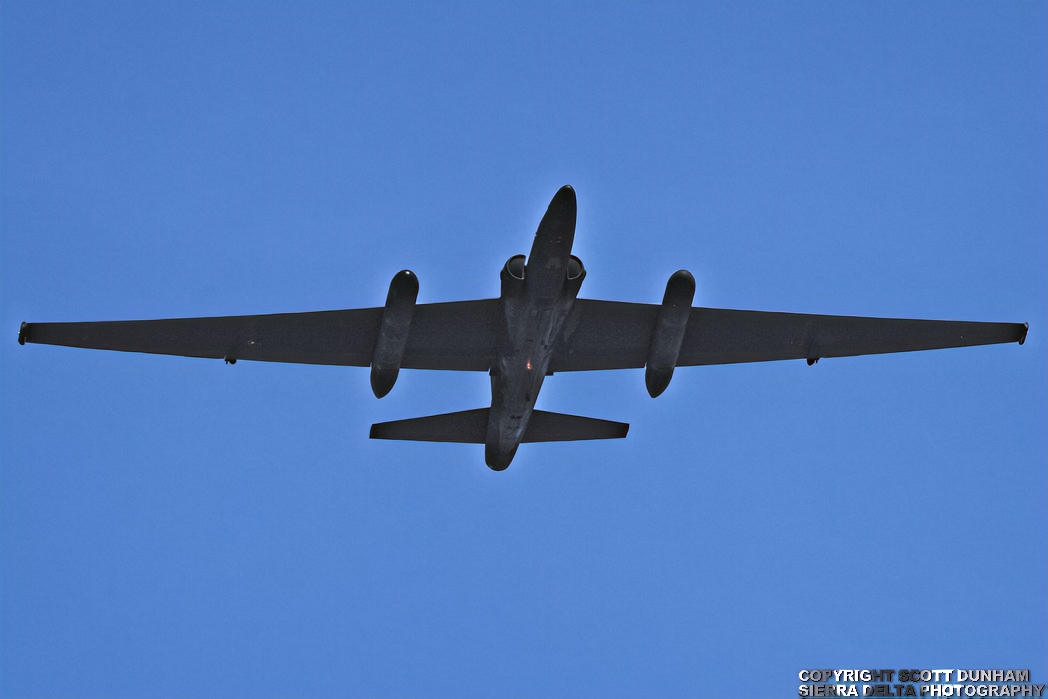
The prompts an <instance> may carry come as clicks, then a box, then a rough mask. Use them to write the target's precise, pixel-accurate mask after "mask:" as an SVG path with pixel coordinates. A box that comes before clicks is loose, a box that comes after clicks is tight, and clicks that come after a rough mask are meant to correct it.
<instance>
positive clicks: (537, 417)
mask: <svg viewBox="0 0 1048 699" xmlns="http://www.w3.org/2000/svg"><path fill="white" fill-rule="evenodd" d="M488 411H489V409H488V408H478V409H476V410H463V411H461V412H457V413H444V414H443V415H428V416H426V417H416V418H410V419H407V420H394V421H392V422H379V423H376V424H374V425H372V426H371V438H372V439H397V440H409V441H416V442H460V443H465V444H483V443H484V441H485V438H486V437H487V432H488ZM629 428H630V426H629V425H628V424H626V423H625V422H613V421H611V420H599V419H597V418H592V417H582V416H580V415H565V414H563V413H550V412H546V411H545V410H536V411H534V412H532V414H531V420H530V421H529V422H528V428H527V430H525V432H524V438H523V439H522V440H521V441H522V442H571V441H575V440H581V439H621V438H622V437H625V436H626V432H628V431H629Z"/></svg>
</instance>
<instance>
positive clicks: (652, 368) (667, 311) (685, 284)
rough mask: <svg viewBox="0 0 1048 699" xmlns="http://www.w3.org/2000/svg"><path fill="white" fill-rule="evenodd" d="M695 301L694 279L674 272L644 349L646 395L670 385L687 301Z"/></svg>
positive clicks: (687, 314)
mask: <svg viewBox="0 0 1048 699" xmlns="http://www.w3.org/2000/svg"><path fill="white" fill-rule="evenodd" d="M693 298H695V277H693V276H691V272H689V271H688V270H686V269H681V270H677V271H676V272H674V273H673V274H672V275H670V279H669V281H668V282H666V294H665V295H664V296H663V297H662V306H660V307H659V315H658V317H657V318H656V320H655V328H654V330H652V333H651V344H650V345H649V346H648V361H647V363H646V364H645V366H644V384H645V385H646V386H647V387H648V395H650V396H651V397H652V398H655V397H656V396H659V395H660V394H661V393H662V392H663V391H665V390H666V387H667V386H669V385H670V379H672V378H673V369H674V367H676V366H677V357H678V356H679V355H680V345H681V342H683V341H684V332H685V331H686V330H687V329H688V318H689V317H691V301H692V299H693Z"/></svg>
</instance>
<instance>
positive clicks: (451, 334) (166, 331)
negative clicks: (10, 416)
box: [18, 299, 498, 371]
mask: <svg viewBox="0 0 1048 699" xmlns="http://www.w3.org/2000/svg"><path fill="white" fill-rule="evenodd" d="M497 309H498V299H484V300H480V301H461V302H457V303H433V304H423V305H419V306H417V307H416V308H415V315H414V319H413V321H412V324H411V333H410V335H409V337H408V344H407V347H406V348H405V350H404V360H403V362H402V364H401V366H403V367H405V368H408V369H451V370H464V371H487V370H488V368H490V366H491V362H492V358H493V357H494V354H495V337H496V325H495V319H496V317H497V316H496V314H497ZM381 321H382V309H381V308H359V309H352V310H344V311H317V312H313V313H275V314H270V315H254V316H222V317H213V318H172V319H167V320H124V321H103V322H95V323H23V324H22V329H21V331H20V332H19V334H18V341H19V342H22V343H25V342H36V343H42V344H47V345H65V346H68V347H86V348H90V349H107V350H119V351H122V352H149V353H153V354H174V355H180V356H183V357H206V358H212V359H230V360H238V359H249V360H256V361H263V362H294V363H299V364H337V365H344V366H369V365H370V364H371V358H372V353H373V352H374V349H375V340H376V338H377V336H378V329H379V324H380V323H381Z"/></svg>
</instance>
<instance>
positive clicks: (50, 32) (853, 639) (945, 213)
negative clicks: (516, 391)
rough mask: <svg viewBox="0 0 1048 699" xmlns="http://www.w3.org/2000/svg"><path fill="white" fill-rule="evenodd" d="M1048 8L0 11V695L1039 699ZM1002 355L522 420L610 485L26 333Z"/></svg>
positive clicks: (1046, 624)
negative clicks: (544, 286)
mask: <svg viewBox="0 0 1048 699" xmlns="http://www.w3.org/2000/svg"><path fill="white" fill-rule="evenodd" d="M1046 125H1048V4H1046V3H1044V2H1036V3H1035V2H1011V3H979V2H966V3H947V2H939V3H901V2H897V3H880V2H878V3H854V2H848V3H768V4H764V3H726V2H725V3H719V2H718V3H706V4H688V3H672V4H644V5H640V4H624V3H623V4H612V3H518V4H511V3H491V4H486V3H439V4H438V3H417V4H395V3H393V4H386V3H367V4H353V3H341V2H340V3H329V4H323V3H291V2H288V3H278V2H266V3H244V4H234V3H210V2H208V3H205V2H167V3H165V2H145V3H143V2H80V1H77V2H36V1H34V2H18V1H11V0H5V1H4V2H3V4H2V5H0V330H2V333H3V335H2V337H3V342H0V361H2V374H0V409H2V422H0V694H2V695H3V696H5V697H7V696H10V697H30V696H48V697H56V696H69V697H73V696H76V697H141V696H149V697H188V696H202V697H245V696H257V697H307V696H309V697H312V696H316V697H341V696H347V697H349V696H367V697H404V696H434V697H489V696H513V697H525V696H526V697H547V696H548V697H575V696H594V697H595V696H601V697H638V696H662V697H684V696H689V697H691V696H719V697H753V696H790V695H793V693H794V692H795V691H796V685H797V684H799V682H798V680H797V672H798V671H799V670H801V669H804V668H809V667H839V668H861V667H883V668H902V667H906V668H995V667H1004V668H1012V667H1014V668H1029V669H1030V670H1031V673H1032V675H1033V679H1034V680H1036V681H1039V682H1044V681H1046V680H1048V672H1046V670H1048V668H1046V664H1048V660H1046V658H1048V631H1046V629H1048V606H1046V605H1048V594H1046V591H1048V545H1046V540H1048V516H1046V511H1045V502H1046V496H1048V455H1046V436H1045V435H1046V426H1048V411H1046V404H1045V398H1046V395H1048V391H1046V388H1048V379H1046V356H1048V355H1046V352H1045V341H1044V337H1045V333H1046V332H1048V312H1046V307H1045V301H1046V299H1048V293H1046V292H1048V289H1046V269H1048V249H1046V247H1048V245H1046V243H1048V128H1046ZM563 184H572V185H573V186H574V187H575V189H576V191H577V193H578V201H579V216H578V232H577V235H576V244H575V253H576V254H577V255H579V257H581V258H582V260H583V261H584V262H585V264H586V266H587V271H588V273H589V274H588V277H587V279H586V282H585V284H584V285H583V288H582V293H581V296H584V297H589V298H606V299H614V300H625V301H638V302H651V303H657V302H659V301H660V300H661V298H662V293H663V289H664V286H665V283H666V279H667V277H668V276H669V275H670V274H671V273H672V272H673V271H674V270H676V269H679V268H686V269H689V270H691V271H692V272H693V273H694V275H695V277H696V279H697V281H698V291H697V293H696V304H697V305H705V306H716V307H732V308H750V309H760V310H780V311H798V312H812V313H841V314H853V315H876V316H892V317H916V318H922V317H923V318H946V319H961V320H989V321H1016V322H1023V321H1025V322H1029V323H1030V334H1029V340H1028V341H1027V342H1026V344H1025V345H1024V346H1022V347H1019V346H1017V345H1014V344H1013V345H997V346H991V347H981V348H971V349H958V350H945V351H936V352H925V353H914V354H902V355H890V356H881V357H861V358H850V359H837V360H826V361H823V362H820V363H819V364H818V365H816V366H815V367H811V368H809V367H808V366H806V365H805V363H804V362H803V361H793V362H777V363H768V364H754V365H732V366H719V367H708V368H702V367H696V368H686V369H681V370H678V371H677V373H676V376H675V377H674V380H673V383H672V384H671V385H670V387H669V389H668V390H667V392H666V393H665V394H664V395H663V396H662V397H660V398H659V399H657V400H652V399H651V398H649V397H648V395H647V393H646V391H645V389H644V381H643V372H642V371H622V372H593V373H587V374H564V375H560V374H558V375H556V376H554V377H552V378H550V379H549V380H548V381H547V382H546V385H545V387H544V389H543V393H542V396H541V397H540V398H539V402H538V407H539V408H541V409H545V410H554V411H558V412H567V413H574V414H581V415H590V416H594V417H600V418H606V419H613V420H621V421H624V422H629V423H631V429H630V434H629V437H628V438H626V439H625V440H619V441H609V442H589V443H587V442H580V443H567V444H538V445H525V446H523V447H522V448H521V449H520V451H519V452H518V454H517V457H516V459H515V460H514V462H513V464H512V466H511V467H510V468H509V470H507V471H505V472H503V473H495V472H492V471H490V470H488V469H487V468H486V467H485V466H484V461H483V447H480V446H476V445H442V444H437V445H431V444H424V443H396V442H372V441H369V440H368V438H367V435H368V428H369V425H370V424H371V423H372V422H378V421H383V420H393V419H399V418H407V417H415V416H421V415H429V414H433V413H440V412H448V411H453V410H465V409H470V408H477V407H482V406H485V405H487V404H488V402H489V400H490V393H489V387H488V377H487V376H486V375H485V374H481V373H475V374H474V373H451V372H448V373H441V372H417V371H404V372H402V373H401V376H400V380H399V382H398V384H397V386H396V387H395V388H394V390H393V392H392V393H391V394H390V396H388V397H387V398H384V399H383V400H381V401H378V400H376V399H375V398H374V397H373V396H372V394H371V391H370V387H369V383H368V371H367V369H360V368H337V367H314V366H295V365H281V364H262V363H251V362H240V363H238V364H237V365H236V366H226V365H224V364H223V363H222V362H220V361H213V360H198V359H184V358H176V357H162V356H148V355H135V354H122V353H107V352H93V351H88V350H75V349H67V348H56V347H48V346H39V345H34V346H29V345H27V346H25V347H19V346H18V344H17V343H16V342H15V337H16V334H17V331H18V324H19V323H20V322H21V321H23V320H27V321H40V322H42V321H74V320H110V319H133V318H159V317H179V316H202V315H226V314H251V313H269V312H282V311H310V310H321V309H332V308H351V307H361V306H377V305H381V304H382V303H383V301H384V299H385V294H386V288H387V285H388V283H389V279H390V277H392V275H393V274H394V273H395V272H396V271H397V270H400V269H403V268H409V269H412V270H414V271H415V273H416V274H417V275H418V277H419V279H420V282H421V292H420V294H419V301H420V303H426V302H439V301H453V300H463V299H470V298H488V297H494V296H497V295H498V290H499V285H498V272H499V269H500V266H501V265H502V264H503V263H504V262H505V260H506V259H507V258H508V257H510V256H511V255H514V254H518V253H522V252H527V250H528V249H529V247H530V245H531V239H532V235H533V233H534V231H535V227H536V225H537V223H538V220H539V218H540V217H541V215H542V213H543V212H544V211H545V207H546V205H547V203H548V202H549V199H550V198H551V197H552V196H553V194H554V192H555V191H556V190H557V188H558V187H560V186H561V185H563Z"/></svg>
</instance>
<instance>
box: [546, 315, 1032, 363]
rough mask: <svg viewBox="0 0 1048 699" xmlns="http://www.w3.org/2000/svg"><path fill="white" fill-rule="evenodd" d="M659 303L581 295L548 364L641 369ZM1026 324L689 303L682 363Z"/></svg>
mask: <svg viewBox="0 0 1048 699" xmlns="http://www.w3.org/2000/svg"><path fill="white" fill-rule="evenodd" d="M658 311H659V306H658V305H654V304H643V303H623V302H619V301H594V300H589V299H578V300H577V301H576V305H575V310H574V312H573V314H572V317H571V318H570V319H569V321H568V325H567V327H566V329H565V332H564V334H563V335H562V336H561V338H560V341H559V342H558V344H557V347H556V350H555V351H554V354H553V359H552V361H551V363H550V369H551V370H552V371H554V372H557V371H588V370H598V369H639V368H641V367H643V366H644V365H645V363H646V362H647V360H648V353H649V342H650V338H651V335H652V331H653V329H654V326H655V322H656V318H657V316H658ZM1027 329H1028V326H1027V325H1026V324H1025V323H981V322H968V321H952V320H910V319H903V318H865V317H859V316H834V315H812V314H806V313H777V312H770V311H740V310H732V309H725V308H701V307H696V308H692V309H691V314H690V317H689V319H688V326H687V330H686V332H685V334H684V339H683V341H682V343H681V349H680V355H679V356H678V359H677V366H698V365H706V364H734V363H742V362H768V361H775V360H780V359H808V360H813V361H814V360H818V359H822V358H824V357H851V356H856V355H861V354H885V353H889V352H914V351H918V350H929V349H944V348H948V347H970V346H974V345H991V344H997V343H1004V342H1018V343H1019V344H1022V343H1023V341H1024V340H1025V339H1026V332H1027Z"/></svg>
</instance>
